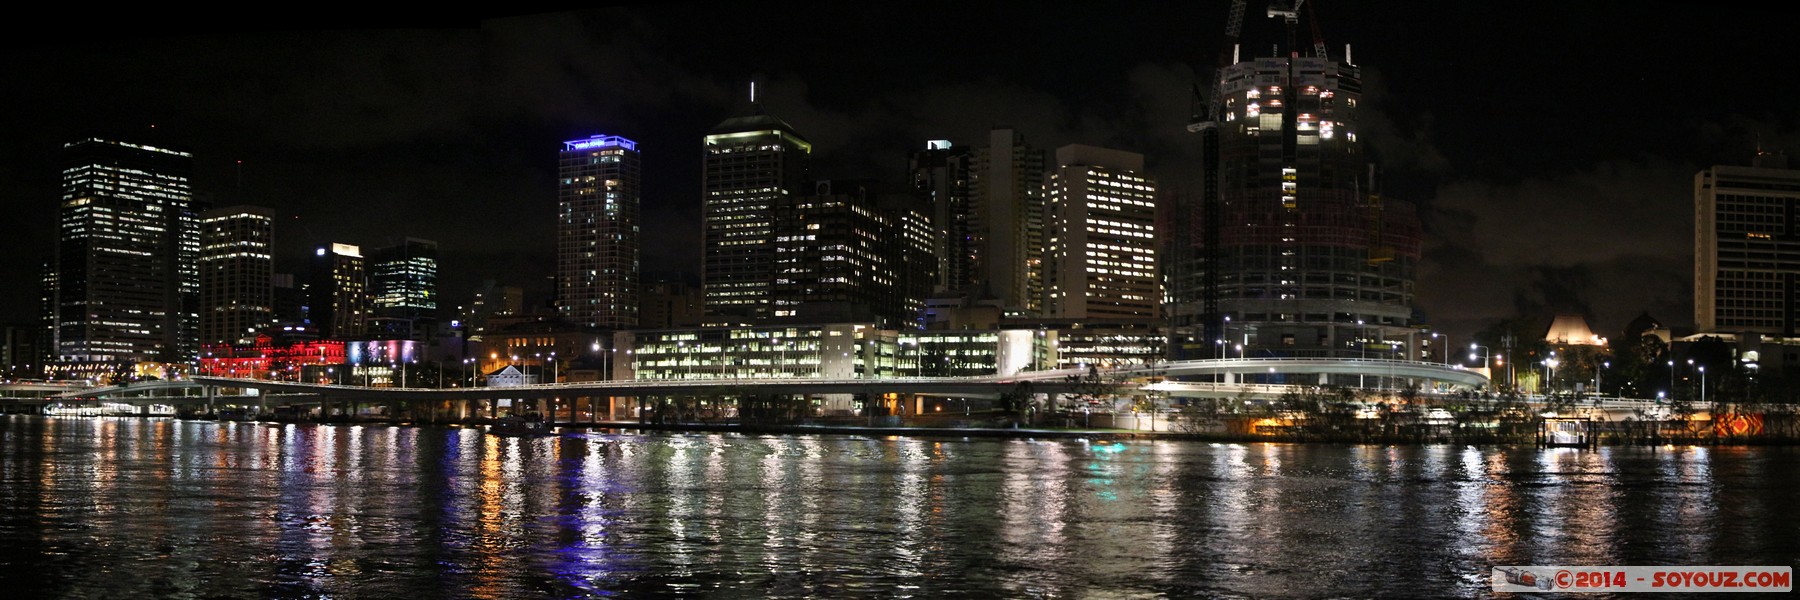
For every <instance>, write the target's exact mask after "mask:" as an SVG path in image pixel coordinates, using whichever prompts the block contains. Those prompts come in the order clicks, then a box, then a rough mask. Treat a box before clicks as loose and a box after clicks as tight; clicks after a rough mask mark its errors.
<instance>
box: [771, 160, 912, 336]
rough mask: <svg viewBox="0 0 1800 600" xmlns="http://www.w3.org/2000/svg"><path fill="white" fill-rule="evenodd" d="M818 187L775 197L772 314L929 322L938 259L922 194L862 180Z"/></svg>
mask: <svg viewBox="0 0 1800 600" xmlns="http://www.w3.org/2000/svg"><path fill="white" fill-rule="evenodd" d="M813 191H814V193H812V194H808V195H794V196H786V197H783V198H780V199H779V200H777V201H776V204H775V220H774V222H775V230H774V239H775V244H774V247H775V279H774V283H773V286H772V288H771V292H770V293H771V297H772V299H773V314H772V316H773V317H777V318H786V317H793V318H795V319H798V320H801V321H805V322H809V323H821V322H845V321H874V322H876V323H878V324H880V325H881V326H883V327H887V328H908V327H915V328H916V327H920V326H922V325H923V318H924V310H925V302H924V301H925V297H926V296H927V295H929V293H930V291H931V286H932V281H933V279H934V274H933V269H932V266H933V264H934V261H933V260H932V249H931V222H930V219H929V218H928V217H926V216H925V211H926V210H927V209H926V208H925V206H924V205H923V204H924V203H923V202H922V201H921V199H920V198H918V197H917V196H915V195H913V194H910V193H882V192H881V191H880V190H879V189H878V186H876V185H874V184H872V183H869V182H862V181H820V182H817V183H816V184H815V185H814V190H813Z"/></svg>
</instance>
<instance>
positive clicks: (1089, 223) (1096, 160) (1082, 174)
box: [1044, 145, 1162, 319]
mask: <svg viewBox="0 0 1800 600" xmlns="http://www.w3.org/2000/svg"><path fill="white" fill-rule="evenodd" d="M1045 188H1046V189H1047V195H1048V198H1047V200H1046V201H1047V203H1048V206H1049V210H1048V212H1047V213H1046V214H1047V215H1048V219H1047V220H1046V225H1045V233H1044V237H1045V243H1046V246H1045V250H1044V265H1045V266H1044V282H1045V286H1046V289H1045V294H1044V297H1045V299H1044V315H1045V316H1047V317H1052V318H1059V319H1089V318H1095V319H1150V318H1155V317H1157V316H1158V315H1159V314H1160V310H1159V307H1160V306H1161V304H1162V285H1161V283H1160V280H1159V275H1158V272H1157V268H1156V265H1157V263H1156V253H1157V236H1156V182H1155V181H1153V180H1151V179H1149V178H1148V177H1146V176H1145V175H1144V157H1143V155H1140V154H1136V153H1132V152H1125V151H1122V150H1109V149H1106V148H1095V147H1093V146H1083V145H1070V146H1063V147H1061V148H1058V149H1056V168H1055V169H1054V170H1052V171H1051V172H1050V177H1049V180H1048V184H1047V185H1046V186H1045Z"/></svg>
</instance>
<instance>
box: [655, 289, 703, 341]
mask: <svg viewBox="0 0 1800 600" xmlns="http://www.w3.org/2000/svg"><path fill="white" fill-rule="evenodd" d="M705 306H706V303H705V301H704V300H702V299H701V297H700V288H699V287H698V286H692V285H688V284H686V283H683V282H679V281H659V282H656V283H652V284H648V285H646V286H644V302H643V309H642V310H643V313H642V315H641V317H640V318H639V320H638V326H639V327H642V328H644V329H670V328H674V327H698V326H699V325H700V322H701V316H702V315H703V314H704V310H705V308H704V307H705Z"/></svg>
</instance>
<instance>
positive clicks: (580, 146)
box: [563, 135, 637, 152]
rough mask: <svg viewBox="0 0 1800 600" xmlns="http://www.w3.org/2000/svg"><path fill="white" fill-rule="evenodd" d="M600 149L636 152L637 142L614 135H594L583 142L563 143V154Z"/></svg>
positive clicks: (570, 141)
mask: <svg viewBox="0 0 1800 600" xmlns="http://www.w3.org/2000/svg"><path fill="white" fill-rule="evenodd" d="M600 148H624V149H626V150H631V151H636V150H637V142H634V141H631V140H628V139H625V138H622V137H619V136H616V135H596V136H593V137H590V138H588V139H585V140H569V141H566V142H563V151H565V152H566V151H570V150H596V149H600Z"/></svg>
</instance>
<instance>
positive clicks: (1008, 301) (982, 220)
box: [970, 128, 1045, 313]
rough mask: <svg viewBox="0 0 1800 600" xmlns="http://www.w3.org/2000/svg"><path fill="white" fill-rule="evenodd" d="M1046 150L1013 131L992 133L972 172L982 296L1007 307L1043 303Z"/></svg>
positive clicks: (1023, 308)
mask: <svg viewBox="0 0 1800 600" xmlns="http://www.w3.org/2000/svg"><path fill="white" fill-rule="evenodd" d="M1044 160H1045V158H1044V152H1043V151H1042V150H1038V149H1035V148H1032V147H1031V146H1028V145H1026V144H1025V136H1023V135H1021V134H1019V133H1018V132H1016V131H1013V130H1011V129H1004V128H1001V129H994V130H992V131H990V132H988V143H987V146H986V147H985V148H982V149H980V150H978V151H977V152H976V155H975V167H974V170H973V171H972V182H973V186H974V193H973V195H972V198H971V204H972V205H973V210H972V211H970V212H971V215H972V216H971V221H972V226H971V229H972V230H973V232H974V233H973V236H974V238H975V242H974V244H975V247H976V261H975V262H976V263H977V267H976V268H977V269H978V270H979V272H980V276H979V281H980V283H981V284H982V288H983V289H982V290H980V292H979V293H978V294H977V295H978V296H980V297H983V298H993V299H997V300H999V301H1000V302H1001V303H1002V304H1003V305H1004V306H1005V307H1006V308H1007V310H1009V311H1012V310H1018V311H1025V312H1029V313H1035V312H1037V311H1039V310H1040V309H1041V308H1042V306H1041V304H1042V301H1043V279H1042V273H1043V269H1042V267H1043V248H1044Z"/></svg>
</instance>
